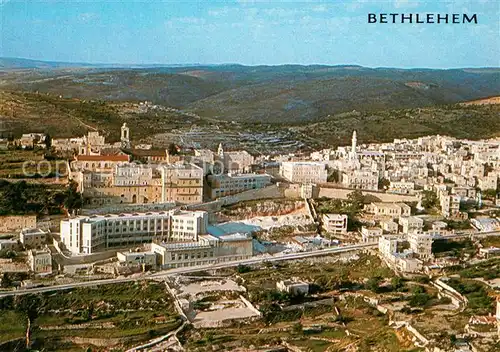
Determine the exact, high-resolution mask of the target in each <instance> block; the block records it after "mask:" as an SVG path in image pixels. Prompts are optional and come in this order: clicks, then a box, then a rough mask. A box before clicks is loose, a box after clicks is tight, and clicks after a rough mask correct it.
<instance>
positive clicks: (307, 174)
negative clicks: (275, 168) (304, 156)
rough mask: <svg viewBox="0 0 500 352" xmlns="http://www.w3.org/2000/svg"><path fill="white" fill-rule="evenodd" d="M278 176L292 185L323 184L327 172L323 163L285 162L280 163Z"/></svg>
mask: <svg viewBox="0 0 500 352" xmlns="http://www.w3.org/2000/svg"><path fill="white" fill-rule="evenodd" d="M280 175H281V176H282V177H283V178H285V179H286V180H288V181H290V182H293V183H325V182H326V181H327V178H328V170H327V168H326V164H324V163H318V162H306V161H297V162H292V161H286V162H283V163H281V166H280Z"/></svg>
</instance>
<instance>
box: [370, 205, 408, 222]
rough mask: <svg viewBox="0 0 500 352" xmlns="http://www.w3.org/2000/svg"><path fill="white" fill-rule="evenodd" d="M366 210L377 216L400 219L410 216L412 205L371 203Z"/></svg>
mask: <svg viewBox="0 0 500 352" xmlns="http://www.w3.org/2000/svg"><path fill="white" fill-rule="evenodd" d="M366 211H367V212H368V213H370V214H373V215H375V216H377V217H387V218H391V219H398V218H400V217H407V216H410V213H411V207H410V206H409V205H406V204H405V203H381V202H377V203H371V204H370V205H368V206H367V207H366Z"/></svg>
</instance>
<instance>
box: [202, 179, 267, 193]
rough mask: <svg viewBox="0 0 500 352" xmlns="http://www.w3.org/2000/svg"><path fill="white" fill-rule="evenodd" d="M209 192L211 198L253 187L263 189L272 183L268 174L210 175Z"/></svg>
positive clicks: (208, 180)
mask: <svg viewBox="0 0 500 352" xmlns="http://www.w3.org/2000/svg"><path fill="white" fill-rule="evenodd" d="M207 182H208V187H209V189H208V193H209V196H210V198H211V199H217V198H220V197H225V196H230V195H233V194H237V193H241V192H244V191H248V190H251V189H261V188H265V187H267V186H269V185H270V184H271V176H270V175H267V174H227V175H226V174H223V175H208V176H207Z"/></svg>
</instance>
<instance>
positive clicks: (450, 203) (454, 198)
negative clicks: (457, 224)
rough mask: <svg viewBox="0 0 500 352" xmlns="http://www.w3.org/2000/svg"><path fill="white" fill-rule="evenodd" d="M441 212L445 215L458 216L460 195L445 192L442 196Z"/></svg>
mask: <svg viewBox="0 0 500 352" xmlns="http://www.w3.org/2000/svg"><path fill="white" fill-rule="evenodd" d="M440 203H441V214H443V216H444V217H447V218H448V217H452V216H456V215H458V214H459V213H460V196H458V195H456V194H452V195H449V194H444V195H442V196H441V197H440Z"/></svg>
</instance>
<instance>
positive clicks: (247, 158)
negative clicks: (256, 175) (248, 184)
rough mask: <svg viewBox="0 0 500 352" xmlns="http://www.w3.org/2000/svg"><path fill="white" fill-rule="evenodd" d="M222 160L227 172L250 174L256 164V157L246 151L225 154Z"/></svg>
mask: <svg viewBox="0 0 500 352" xmlns="http://www.w3.org/2000/svg"><path fill="white" fill-rule="evenodd" d="M222 160H223V163H224V171H225V172H248V171H250V168H251V165H253V164H254V162H255V159H254V157H253V156H252V155H251V154H250V153H248V152H247V151H246V150H241V151H231V152H226V151H224V152H223V156H222Z"/></svg>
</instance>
